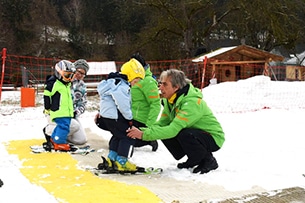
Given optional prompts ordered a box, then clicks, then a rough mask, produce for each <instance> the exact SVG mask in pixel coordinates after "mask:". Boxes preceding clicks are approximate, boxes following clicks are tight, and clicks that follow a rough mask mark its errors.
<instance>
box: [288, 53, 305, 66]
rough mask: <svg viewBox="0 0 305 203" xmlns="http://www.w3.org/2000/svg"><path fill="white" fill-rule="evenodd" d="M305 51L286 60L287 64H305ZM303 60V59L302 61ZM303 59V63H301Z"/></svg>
mask: <svg viewBox="0 0 305 203" xmlns="http://www.w3.org/2000/svg"><path fill="white" fill-rule="evenodd" d="M304 58H305V51H304V52H302V53H300V54H297V55H296V56H295V57H293V58H291V59H289V60H287V61H286V62H285V64H294V65H302V66H305V60H304ZM302 60H303V61H302ZM301 61H302V63H300V62H301Z"/></svg>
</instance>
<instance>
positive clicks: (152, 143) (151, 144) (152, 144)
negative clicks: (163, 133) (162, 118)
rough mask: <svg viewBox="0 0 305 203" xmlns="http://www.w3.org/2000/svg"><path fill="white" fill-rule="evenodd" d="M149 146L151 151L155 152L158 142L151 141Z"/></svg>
mask: <svg viewBox="0 0 305 203" xmlns="http://www.w3.org/2000/svg"><path fill="white" fill-rule="evenodd" d="M149 145H150V146H151V147H152V151H153V152H155V151H157V149H158V141H157V140H155V141H151V142H150V143H149Z"/></svg>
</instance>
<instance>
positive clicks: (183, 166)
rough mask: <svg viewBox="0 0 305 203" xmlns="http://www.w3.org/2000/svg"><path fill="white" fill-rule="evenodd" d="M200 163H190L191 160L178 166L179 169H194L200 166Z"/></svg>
mask: <svg viewBox="0 0 305 203" xmlns="http://www.w3.org/2000/svg"><path fill="white" fill-rule="evenodd" d="M198 164H199V163H197V162H193V161H190V160H189V159H188V160H187V161H186V162H183V163H179V164H177V168H179V169H183V168H193V167H194V166H196V165H198Z"/></svg>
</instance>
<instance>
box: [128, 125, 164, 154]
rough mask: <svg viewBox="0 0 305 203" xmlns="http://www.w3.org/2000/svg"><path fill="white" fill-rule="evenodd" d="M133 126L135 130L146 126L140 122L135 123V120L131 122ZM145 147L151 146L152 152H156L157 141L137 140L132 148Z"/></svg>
mask: <svg viewBox="0 0 305 203" xmlns="http://www.w3.org/2000/svg"><path fill="white" fill-rule="evenodd" d="M133 125H134V126H135V127H137V128H139V127H146V125H145V124H144V123H141V122H139V121H136V120H133ZM145 145H150V146H152V151H157V149H158V142H157V140H154V141H144V140H138V139H136V140H135V144H134V147H143V146H145Z"/></svg>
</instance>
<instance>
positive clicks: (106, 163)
mask: <svg viewBox="0 0 305 203" xmlns="http://www.w3.org/2000/svg"><path fill="white" fill-rule="evenodd" d="M101 158H102V160H103V162H102V163H99V164H98V165H97V169H98V170H105V171H106V173H114V172H116V171H117V169H116V167H115V163H114V161H112V160H110V159H109V158H107V159H106V158H105V157H103V156H101Z"/></svg>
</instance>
